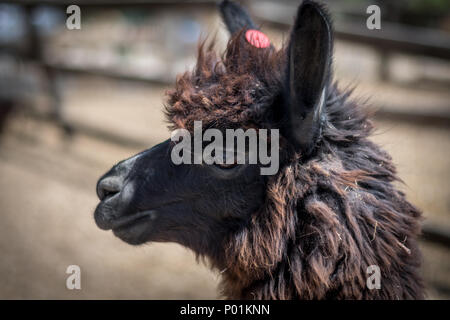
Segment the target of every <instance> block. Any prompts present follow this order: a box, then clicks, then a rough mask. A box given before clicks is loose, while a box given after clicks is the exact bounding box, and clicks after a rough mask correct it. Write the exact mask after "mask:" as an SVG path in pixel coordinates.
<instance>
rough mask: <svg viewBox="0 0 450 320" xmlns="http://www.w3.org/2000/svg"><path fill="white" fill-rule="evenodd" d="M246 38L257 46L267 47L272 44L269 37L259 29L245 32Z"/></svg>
mask: <svg viewBox="0 0 450 320" xmlns="http://www.w3.org/2000/svg"><path fill="white" fill-rule="evenodd" d="M245 39H247V41H248V43H250V44H251V45H252V46H254V47H256V48H267V47H268V46H270V41H269V38H268V37H267V36H266V35H265V34H264V33H262V32H261V31H259V30H255V29H249V30H247V31H246V32H245Z"/></svg>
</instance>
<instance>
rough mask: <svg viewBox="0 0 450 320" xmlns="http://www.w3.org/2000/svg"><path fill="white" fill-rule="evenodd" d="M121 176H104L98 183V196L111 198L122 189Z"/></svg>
mask: <svg viewBox="0 0 450 320" xmlns="http://www.w3.org/2000/svg"><path fill="white" fill-rule="evenodd" d="M121 180H122V179H120V177H104V178H102V179H100V180H99V181H98V183H97V196H98V198H99V199H100V200H104V199H106V198H110V197H112V196H114V195H115V194H117V193H119V192H120V190H122V182H121Z"/></svg>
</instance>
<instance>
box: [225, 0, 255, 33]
mask: <svg viewBox="0 0 450 320" xmlns="http://www.w3.org/2000/svg"><path fill="white" fill-rule="evenodd" d="M219 8H220V13H221V15H222V19H223V21H224V22H225V25H226V26H227V28H228V31H230V34H231V35H234V34H235V33H236V32H239V31H241V30H242V29H243V28H246V29H257V28H256V26H255V24H254V23H253V21H252V19H251V18H250V16H249V14H248V13H247V11H246V10H245V9H244V8H242V7H241V6H240V5H238V4H237V3H234V2H232V1H228V0H224V1H222V2H221V3H220V5H219Z"/></svg>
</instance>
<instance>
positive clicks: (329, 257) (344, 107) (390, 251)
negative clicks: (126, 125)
mask: <svg viewBox="0 0 450 320" xmlns="http://www.w3.org/2000/svg"><path fill="white" fill-rule="evenodd" d="M220 10H221V14H222V17H223V20H224V21H225V24H226V26H227V27H228V30H229V31H230V33H231V35H232V36H231V39H230V41H229V43H228V45H227V48H226V51H225V53H224V54H223V55H222V56H218V55H216V54H215V52H214V50H213V46H210V47H208V48H207V47H206V46H205V45H203V44H202V45H200V47H199V54H198V61H197V65H196V67H195V68H194V70H193V71H192V72H186V73H185V74H183V75H181V76H179V77H178V78H177V81H176V86H175V88H174V89H173V90H171V91H169V92H168V100H167V104H166V109H165V112H166V115H167V119H168V121H169V123H170V129H173V130H174V129H180V128H182V129H186V130H189V131H192V130H193V125H194V121H196V120H201V121H202V122H203V124H204V127H205V128H215V129H218V130H221V131H223V130H225V129H228V128H242V129H246V128H256V129H262V128H269V129H274V128H277V129H279V132H280V141H279V144H280V156H279V157H280V166H279V170H278V172H277V173H276V174H274V175H269V176H263V175H260V174H259V166H260V165H258V164H252V165H250V164H233V165H223V164H211V165H207V164H205V163H202V164H193V165H187V164H179V165H175V164H173V163H172V162H171V158H170V153H171V150H172V148H173V147H174V146H175V143H173V142H172V141H171V140H166V141H164V142H162V143H160V144H158V145H156V146H154V147H153V148H150V149H148V150H146V151H143V152H141V153H139V154H137V155H135V156H133V157H131V158H129V159H126V160H124V161H122V162H120V163H118V164H117V165H115V166H114V167H113V168H112V169H111V170H110V171H108V172H107V173H106V174H105V175H103V176H102V177H101V178H100V179H99V181H98V184H97V194H98V197H99V199H100V200H101V201H100V203H99V205H98V206H97V208H96V210H95V214H94V217H95V221H96V223H97V225H98V227H100V228H101V229H103V230H112V231H113V233H114V235H116V236H117V237H119V238H120V239H122V240H123V241H125V242H127V243H129V244H132V245H138V244H142V243H146V242H152V241H159V242H176V243H179V244H181V245H183V246H185V247H187V248H190V249H191V250H193V251H194V252H195V253H196V255H197V256H198V257H199V258H201V259H205V260H206V261H208V262H209V263H210V265H211V267H212V268H213V269H214V270H218V271H220V272H221V276H222V281H221V289H222V293H223V295H224V296H225V297H226V298H230V299H421V298H423V291H424V289H423V285H422V280H421V277H420V275H419V267H420V253H419V250H418V245H417V237H418V234H419V233H420V219H421V213H420V212H419V211H418V209H416V208H415V207H414V206H413V205H411V204H410V203H409V202H408V201H407V200H406V199H405V195H404V194H403V193H402V192H401V191H399V190H397V189H396V187H395V186H394V185H393V183H394V182H396V181H397V180H398V178H397V176H396V170H395V168H394V166H393V164H392V161H391V158H390V156H389V155H388V154H387V153H386V152H385V151H383V150H381V148H380V147H379V146H377V145H376V144H374V143H372V142H371V141H370V140H369V136H370V134H371V132H372V123H371V121H370V113H369V112H368V111H367V110H366V109H364V108H363V107H361V106H360V105H358V104H357V103H356V102H354V101H353V100H352V99H351V98H350V94H351V92H348V91H340V89H338V87H337V84H336V82H334V81H333V77H332V64H331V61H332V51H333V49H332V44H333V34H332V26H331V22H330V18H329V16H328V13H327V12H326V10H325V9H324V7H323V6H322V5H320V4H317V3H316V2H313V1H304V2H303V3H302V4H301V5H300V6H299V8H298V12H297V16H296V19H295V22H294V26H293V28H292V31H291V34H290V38H289V40H288V43H287V45H286V46H284V47H283V48H282V49H280V50H277V49H275V48H274V46H272V45H270V44H269V43H268V41H267V39H266V37H265V36H264V34H262V33H260V32H259V31H257V27H256V26H255V24H254V23H253V22H252V21H251V19H250V17H249V15H248V13H247V12H246V11H245V10H244V9H243V8H241V7H240V6H239V5H237V4H235V3H233V2H230V1H224V2H222V4H221V5H220ZM249 30H250V33H249ZM249 34H250V35H251V36H250V37H249ZM252 36H255V37H256V38H255V37H254V38H252ZM255 39H256V40H255ZM373 265H375V266H377V267H378V268H379V270H380V273H381V279H380V288H369V286H368V285H367V278H368V277H369V274H368V273H367V270H368V267H369V266H373Z"/></svg>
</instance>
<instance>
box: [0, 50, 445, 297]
mask: <svg viewBox="0 0 450 320" xmlns="http://www.w3.org/2000/svg"><path fill="white" fill-rule="evenodd" d="M338 47H339V45H338ZM346 50H347V51H346ZM348 52H350V51H348V49H346V48H345V47H344V48H342V50H341V53H342V54H341V57H342V58H343V59H345V57H347V53H348ZM352 52H354V51H352ZM355 63H356V64H357V63H358V62H357V61H356V62H355V61H349V64H355ZM361 63H364V62H361ZM356 68H359V66H356ZM344 69H345V68H344ZM340 70H341V71H340ZM338 73H345V70H344V72H343V71H342V68H341V67H339V66H338ZM356 79H358V77H353V78H351V79H350V80H349V81H347V83H350V84H351V83H355V82H358V81H356ZM344 84H345V83H344ZM62 88H63V101H64V114H63V115H64V117H65V118H66V119H69V120H70V121H71V122H72V123H82V124H83V125H87V126H92V127H95V128H98V129H101V130H105V131H110V132H113V133H115V134H119V135H121V136H124V137H128V138H130V139H138V140H139V141H141V142H142V143H144V144H146V145H148V146H149V147H150V146H152V145H154V144H156V143H157V142H159V141H162V140H163V139H167V137H168V136H169V132H168V130H167V129H166V127H165V123H164V121H163V114H162V101H163V100H162V99H163V96H164V90H165V88H164V87H161V86H148V85H144V84H136V83H128V82H119V81H107V80H105V79H97V78H67V79H64V81H63V85H62ZM380 92H382V93H383V94H380ZM398 92H402V93H401V94H402V96H398V95H397V96H396V95H395V93H398ZM375 93H376V94H375ZM356 94H357V96H362V97H366V96H368V95H373V99H372V101H374V102H376V103H379V104H380V105H383V104H384V103H385V102H387V101H388V102H392V101H394V102H395V101H397V102H402V103H404V102H405V100H407V101H409V102H411V107H412V108H419V107H420V105H423V104H424V103H427V102H430V101H432V102H433V105H434V106H438V108H441V107H442V108H445V107H448V101H450V97H449V93H448V91H447V92H445V91H444V92H440V93H439V94H436V92H434V91H433V90H431V91H430V90H422V91H420V90H417V89H407V88H406V89H405V88H403V89H402V88H398V90H394V89H392V88H391V87H387V86H384V85H381V84H377V85H375V84H367V83H362V84H361V89H359V91H357V93H356ZM376 124H377V132H376V135H375V136H374V138H373V139H374V140H375V141H376V142H378V143H379V144H381V145H383V147H384V148H385V149H387V150H388V151H389V152H390V153H391V155H392V156H393V159H394V162H395V163H396V164H397V167H398V170H399V175H400V177H402V179H403V180H404V182H405V184H404V185H400V188H402V189H403V190H404V191H405V192H406V193H407V195H408V198H409V199H410V200H411V201H412V202H413V203H415V204H416V205H417V206H419V207H420V208H421V209H422V210H423V211H424V215H425V218H426V219H428V220H429V221H431V222H433V223H436V224H439V225H444V226H447V227H450V219H449V214H450V212H449V211H450V210H449V209H450V182H449V181H450V175H449V168H450V136H449V128H448V127H444V126H430V125H426V124H418V123H407V122H396V121H389V120H379V121H377V122H376ZM138 151H140V150H139V149H138V148H131V147H125V146H120V145H117V144H112V143H108V142H106V141H103V140H101V139H97V138H93V137H91V136H87V135H84V134H76V135H75V136H74V137H73V138H70V139H68V138H66V137H64V136H63V135H62V133H61V131H60V130H59V129H58V128H57V127H56V126H55V125H53V124H49V123H47V122H42V121H37V120H34V119H32V118H30V117H27V116H24V115H18V116H16V117H15V118H13V119H12V120H11V121H10V123H9V124H8V127H7V129H6V131H5V132H4V133H3V135H2V136H1V137H0V177H1V178H0V215H1V223H0V255H1V257H2V258H1V259H0V298H1V299H17V298H18V299H111V298H112V299H133V298H136V299H156V298H158V299H214V298H218V297H220V296H219V292H218V290H217V284H218V281H219V275H218V274H216V273H213V272H211V271H210V270H209V269H208V268H207V266H205V265H203V264H199V263H197V262H196V261H195V258H194V255H193V254H192V252H190V251H188V250H186V249H184V248H182V247H180V246H178V245H175V244H149V245H143V246H139V247H131V246H129V245H126V244H125V243H122V242H121V241H120V240H118V239H117V238H115V237H114V236H113V235H112V233H111V232H105V231H101V230H100V229H98V228H97V227H96V226H95V223H94V220H93V215H92V214H93V211H94V209H95V206H96V205H97V202H98V200H97V197H96V194H95V185H96V181H97V179H98V177H99V176H100V175H102V174H103V173H104V172H105V171H106V170H108V169H109V168H110V167H111V166H112V165H113V164H115V163H116V162H118V161H119V160H122V159H124V158H127V157H129V156H131V155H133V154H135V153H136V152H138ZM421 245H422V247H423V253H424V268H423V272H424V277H425V279H426V281H427V285H428V292H429V297H430V298H450V251H449V250H448V249H446V248H444V247H440V246H437V245H432V244H429V243H422V244H421ZM74 264H75V265H78V266H80V268H81V275H82V277H81V279H82V280H81V287H82V289H81V290H68V289H67V288H66V278H67V276H68V275H67V274H66V268H67V267H68V266H69V265H74Z"/></svg>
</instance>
